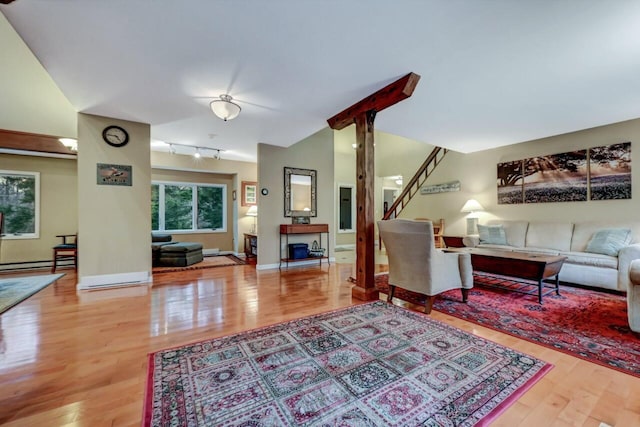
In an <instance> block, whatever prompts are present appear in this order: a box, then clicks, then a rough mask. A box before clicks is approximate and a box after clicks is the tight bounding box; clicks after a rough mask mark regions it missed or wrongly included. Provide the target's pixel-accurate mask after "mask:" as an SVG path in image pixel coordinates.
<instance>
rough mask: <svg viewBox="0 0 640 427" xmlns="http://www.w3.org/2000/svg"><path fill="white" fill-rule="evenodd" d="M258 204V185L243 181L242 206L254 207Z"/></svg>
mask: <svg viewBox="0 0 640 427" xmlns="http://www.w3.org/2000/svg"><path fill="white" fill-rule="evenodd" d="M257 203H258V183H257V182H253V181H242V199H241V204H242V206H253V205H255V204H257Z"/></svg>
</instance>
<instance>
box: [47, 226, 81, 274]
mask: <svg viewBox="0 0 640 427" xmlns="http://www.w3.org/2000/svg"><path fill="white" fill-rule="evenodd" d="M56 237H61V238H62V243H61V244H59V245H56V246H54V247H53V266H52V267H51V272H52V273H55V272H56V268H57V266H58V261H62V260H69V259H73V266H74V269H75V271H78V235H77V234H59V235H57V236H56ZM70 237H73V243H71V242H69V243H67V238H70Z"/></svg>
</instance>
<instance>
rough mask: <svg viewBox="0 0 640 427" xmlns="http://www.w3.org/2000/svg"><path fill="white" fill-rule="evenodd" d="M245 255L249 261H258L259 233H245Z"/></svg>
mask: <svg viewBox="0 0 640 427" xmlns="http://www.w3.org/2000/svg"><path fill="white" fill-rule="evenodd" d="M244 256H245V258H246V259H247V261H249V260H251V261H256V260H257V259H258V235H257V234H253V233H244Z"/></svg>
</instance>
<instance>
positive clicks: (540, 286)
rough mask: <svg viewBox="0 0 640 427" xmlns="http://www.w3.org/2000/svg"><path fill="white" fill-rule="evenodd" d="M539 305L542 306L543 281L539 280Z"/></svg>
mask: <svg viewBox="0 0 640 427" xmlns="http://www.w3.org/2000/svg"><path fill="white" fill-rule="evenodd" d="M538 304H542V279H540V280H538Z"/></svg>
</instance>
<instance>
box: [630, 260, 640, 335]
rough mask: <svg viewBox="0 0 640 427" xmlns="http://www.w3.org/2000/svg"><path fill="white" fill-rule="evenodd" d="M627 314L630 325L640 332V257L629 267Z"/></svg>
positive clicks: (632, 328)
mask: <svg viewBox="0 0 640 427" xmlns="http://www.w3.org/2000/svg"><path fill="white" fill-rule="evenodd" d="M627 316H628V317H629V327H630V328H631V330H632V331H634V332H640V259H636V260H633V261H631V266H630V267H629V289H627Z"/></svg>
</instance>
